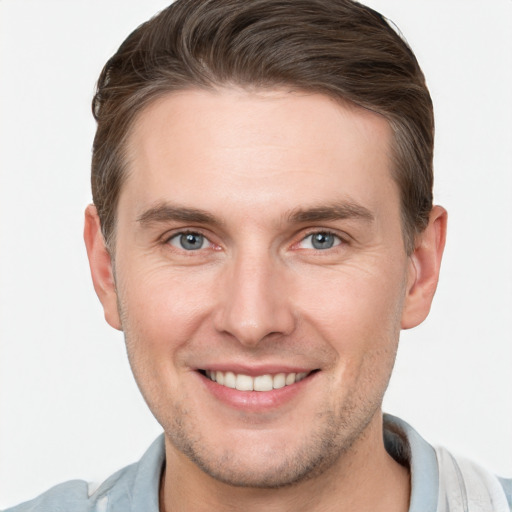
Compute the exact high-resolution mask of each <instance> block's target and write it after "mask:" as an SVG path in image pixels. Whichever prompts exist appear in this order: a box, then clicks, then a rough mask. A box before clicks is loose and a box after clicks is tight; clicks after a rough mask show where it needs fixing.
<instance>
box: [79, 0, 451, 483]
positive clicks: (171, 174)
mask: <svg viewBox="0 0 512 512" xmlns="http://www.w3.org/2000/svg"><path fill="white" fill-rule="evenodd" d="M94 112H95V115H96V118H97V120H98V131H97V134H96V139H95V142H94V154H93V169H92V173H93V178H92V181H93V195H94V203H95V207H90V208H89V209H88V211H87V215H86V228H85V239H86V244H87V248H88V252H89V258H90V261H91V269H92V275H93V280H94V284H95V288H96V291H97V293H98V295H99V297H100V300H101V301H102V303H103V306H104V310H105V316H106V318H107V321H108V322H109V323H110V324H111V325H112V326H114V327H116V328H118V329H122V330H123V331H124V333H125V338H126V344H127V349H128V356H129V359H130V363H131V366H132V369H133V371H134V374H135V377H136V380H137V382H138V384H139V387H140V389H141V391H142V393H143V395H144V397H145V399H146V401H147V402H148V404H149V407H150V408H151V410H152V412H153V413H154V414H155V416H156V417H157V419H158V420H159V421H160V423H161V424H162V425H163V427H164V429H165V432H166V440H167V445H166V447H167V461H168V462H170V463H172V464H173V465H175V466H178V467H180V468H181V469H182V470H184V471H185V470H186V471H188V473H187V474H188V475H189V476H190V474H196V475H197V471H199V472H200V474H201V475H208V477H211V478H214V479H215V480H216V481H222V482H224V483H228V484H230V485H235V486H248V487H264V488H269V487H282V486H290V485H292V484H296V483H298V482H301V481H303V480H305V479H311V478H315V477H316V476H318V475H321V474H325V473H326V472H328V471H330V470H331V471H333V468H337V470H342V466H343V467H344V469H345V470H346V471H348V468H350V467H354V466H353V465H354V464H356V462H355V459H357V458H358V457H362V460H366V458H367V457H368V456H371V455H372V454H374V453H377V452H378V451H379V447H380V448H382V446H381V445H382V432H381V428H382V425H381V421H380V416H379V415H380V406H381V403H382V397H383V394H384V391H385V389H386V386H387V383H388V380H389V377H390V374H391V370H392V367H393V363H394V359H395V353H396V350H397V346H398V338H399V331H400V329H401V328H409V327H413V326H415V325H417V324H418V323H420V322H421V321H422V320H423V319H424V318H425V317H426V315H427V314H428V310H429V307H430V302H431V300H432V297H433V294H434V291H435V287H436V284H437V277H438V272H439V264H440V257H441V253H442V249H443V244H444V230H445V219H446V217H445V213H444V211H443V210H442V209H439V208H436V207H434V208H433V207H432V197H431V188H432V172H431V165H432V137H433V120H432V106H431V102H430V97H429V94H428V91H427V89H426V87H425V83H424V79H423V75H422V73H421V71H420V69H419V67H418V64H417V62H416V60H415V58H414V56H413V54H412V53H411V51H410V49H409V48H408V46H407V45H406V44H405V43H404V42H403V41H402V40H401V39H400V38H399V37H398V36H397V35H396V33H395V32H394V30H393V29H391V28H390V27H389V25H388V24H387V23H386V21H385V20H384V19H383V18H382V17H381V16H380V15H379V14H377V13H375V12H374V11H372V10H370V9H368V8H366V7H363V6H362V5H360V4H358V3H354V2H349V1H346V0H328V1H327V0H325V1H324V0H313V1H312V0H307V1H306V0H304V1H301V0H293V1H289V2H287V1H282V0H279V1H274V0H255V1H251V2H239V1H238V0H209V1H198V0H190V1H189V0H178V2H176V3H175V4H173V5H172V6H171V7H169V8H168V9H166V10H164V11H163V12H161V13H160V14H159V15H158V16H157V17H155V18H153V19H152V20H150V21H149V22H148V23H146V24H144V25H142V26H141V27H139V28H138V29H137V30H136V31H135V32H134V33H132V34H131V35H130V36H129V37H128V39H127V40H126V41H125V42H124V43H123V45H122V46H121V47H120V49H119V51H118V52H117V53H116V55H115V56H114V57H112V59H110V60H109V62H108V63H107V65H106V67H105V69H104V70H103V72H102V75H101V77H100V81H99V85H98V92H97V94H96V97H95V100H94ZM114 259H115V265H113V260H114ZM248 388H249V389H251V390H252V389H254V391H251V390H248ZM381 451H382V450H381ZM194 472H196V473H194Z"/></svg>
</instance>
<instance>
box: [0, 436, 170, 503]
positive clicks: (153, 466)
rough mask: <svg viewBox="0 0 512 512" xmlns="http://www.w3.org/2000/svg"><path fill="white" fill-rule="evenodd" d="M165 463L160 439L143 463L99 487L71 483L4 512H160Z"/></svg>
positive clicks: (111, 477)
mask: <svg viewBox="0 0 512 512" xmlns="http://www.w3.org/2000/svg"><path fill="white" fill-rule="evenodd" d="M164 462H165V448H164V440H163V436H160V437H159V438H158V439H157V440H156V441H155V442H154V443H153V444H152V445H151V446H150V448H149V449H148V450H147V451H146V453H145V454H144V456H143V457H142V458H141V459H140V461H139V462H136V463H135V464H131V465H130V466H126V467H125V468H123V469H121V470H119V471H117V472H116V473H114V474H113V475H112V476H110V477H109V478H107V480H105V481H104V482H103V483H102V484H101V485H99V486H98V485H93V484H89V483H87V482H85V481H83V480H71V481H69V482H64V483H62V484H59V485H56V486H55V487H52V488H51V489H49V490H48V491H46V492H45V493H43V494H41V495H40V496H38V497H37V498H35V499H33V500H31V501H27V502H25V503H22V504H20V505H17V506H15V507H12V508H8V509H6V510H4V511H3V512H106V511H107V510H108V511H109V512H129V511H130V510H144V511H145V512H158V487H159V483H160V475H161V471H162V467H163V464H164Z"/></svg>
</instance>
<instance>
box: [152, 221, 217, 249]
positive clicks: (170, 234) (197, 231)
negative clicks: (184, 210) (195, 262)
mask: <svg viewBox="0 0 512 512" xmlns="http://www.w3.org/2000/svg"><path fill="white" fill-rule="evenodd" d="M189 234H192V235H200V236H202V237H203V238H204V239H205V241H206V242H207V244H208V246H207V247H204V248H201V249H196V251H188V250H186V249H184V248H180V247H178V246H176V245H173V244H171V243H170V242H171V240H172V239H173V238H177V237H179V236H182V235H189ZM161 243H162V244H163V245H169V246H171V247H172V248H173V249H177V250H181V251H183V252H200V251H204V250H205V249H217V248H218V245H217V244H216V243H215V242H212V240H211V236H209V235H207V234H205V233H204V230H203V229H201V228H194V227H192V228H177V229H173V230H171V231H167V232H166V233H164V234H163V235H162V236H161Z"/></svg>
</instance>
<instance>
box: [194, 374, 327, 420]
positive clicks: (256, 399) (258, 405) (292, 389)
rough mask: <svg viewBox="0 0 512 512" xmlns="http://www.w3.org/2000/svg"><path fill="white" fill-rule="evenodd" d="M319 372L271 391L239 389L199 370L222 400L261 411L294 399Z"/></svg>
mask: <svg viewBox="0 0 512 512" xmlns="http://www.w3.org/2000/svg"><path fill="white" fill-rule="evenodd" d="M317 373H318V372H315V373H311V374H309V375H308V376H307V377H305V378H304V379H302V380H301V381H299V382H296V383H294V384H291V385H289V386H284V387H282V388H279V389H273V390H271V391H238V389H233V388H228V387H227V386H222V385H220V384H217V383H216V382H214V381H212V380H211V379H209V378H208V377H206V376H204V375H202V374H201V373H199V372H198V375H199V376H200V377H201V379H202V380H203V382H204V385H205V386H206V388H207V389H208V391H209V392H210V393H211V394H212V395H213V396H214V397H215V398H216V399H217V400H219V401H220V402H223V403H224V404H226V405H229V406H230V407H233V408H235V409H240V410H244V411H254V412H260V411H263V410H270V409H274V408H277V407H280V406H283V405H284V404H286V403H287V402H290V401H291V400H293V399H294V398H295V397H296V396H297V395H298V394H299V393H301V392H304V389H305V387H307V386H308V384H310V383H311V381H312V380H313V379H314V377H315V375H316V374H317Z"/></svg>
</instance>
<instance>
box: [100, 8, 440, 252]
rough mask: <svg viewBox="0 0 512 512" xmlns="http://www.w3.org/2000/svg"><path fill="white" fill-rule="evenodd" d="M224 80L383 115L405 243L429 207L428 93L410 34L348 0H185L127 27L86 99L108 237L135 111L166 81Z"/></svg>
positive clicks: (190, 84)
mask: <svg viewBox="0 0 512 512" xmlns="http://www.w3.org/2000/svg"><path fill="white" fill-rule="evenodd" d="M225 86H239V87H241V88H245V89H247V90H253V89H260V90H270V89H274V88H279V89H283V88H285V89H288V90H295V91H307V92H315V93H320V94H324V95H326V96H329V97H331V98H333V99H334V100H335V101H339V102H341V103H352V104H354V105H358V106H361V107H363V108H365V109H368V110H370V111H372V112H376V113H378V114H380V115H381V116H383V117H384V118H385V119H386V120H387V122H388V123H389V125H390V128H391V130H392V134H393V137H392V143H391V144H392V147H391V157H392V160H393V165H392V169H391V172H392V175H393V179H394V180H395V181H396V183H397V185H398V188H399V190H400V201H401V215H402V225H403V235H404V244H405V246H406V249H407V251H408V252H409V253H410V252H411V251H412V249H413V247H414V239H415V237H416V235H417V234H418V233H421V232H422V231H423V229H424V228H425V227H426V225H427V223H428V216H429V213H430V211H431V209H432V184H433V173H432V159H433V143H434V116H433V110H432V102H431V98H430V95H429V92H428V89H427V87H426V85H425V79H424V76H423V73H422V71H421V69H420V67H419V65H418V62H417V60H416V58H415V57H414V54H413V53H412V51H411V49H410V48H409V47H408V45H407V43H406V42H405V41H404V40H403V39H401V38H400V37H399V36H398V35H397V33H396V32H395V30H394V29H393V28H392V27H391V26H390V25H389V24H388V22H387V21H386V20H385V19H384V18H383V17H382V15H380V14H379V13H377V12H375V11H374V10H372V9H370V8H368V7H366V6H363V5H361V4H359V3H356V2H353V1H351V0H336V1H331V0H298V1H297V0H293V1H292V0H288V1H286V0H285V1H272V0H255V1H251V2H239V1H237V0H210V1H196V0H188V1H187V0H181V1H178V2H176V3H174V4H172V5H171V6H169V7H168V8H167V9H165V10H164V11H162V12H161V13H159V14H158V15H157V16H156V17H154V18H153V19H151V20H149V21H148V22H146V23H144V24H142V25H141V26H140V27H138V28H137V29H136V30H135V31H134V32H133V33H132V34H131V35H130V36H129V37H128V38H127V39H126V41H125V42H124V43H123V44H122V45H121V47H120V48H119V50H118V51H117V53H116V54H115V55H114V56H113V57H112V58H111V59H110V60H109V61H108V62H107V64H106V65H105V67H104V69H103V71H102V73H101V76H100V78H99V81H98V89H97V93H96V95H95V97H94V100H93V113H94V116H95V118H96V120H97V122H98V129H97V132H96V137H95V141H94V147H93V159H92V191H93V200H94V204H95V205H96V208H97V210H98V214H99V217H100V219H101V226H102V230H103V234H104V237H105V239H106V241H107V244H108V245H109V247H110V248H113V246H114V245H115V244H114V239H115V225H116V208H117V204H118V199H119V193H120V190H121V188H122V184H123V182H124V180H125V179H126V176H127V170H126V153H125V152H126V141H127V139H128V136H129V133H130V129H131V128H132V126H133V124H134V121H135V120H136V119H137V116H138V115H139V114H140V112H142V111H143V110H144V109H145V108H146V107H147V106H148V105H149V104H151V103H152V102H154V101H155V100H157V99H158V98H160V97H162V96H164V95H166V94H168V93H172V92H176V91H181V90H187V89H201V90H212V89H215V88H218V87H225Z"/></svg>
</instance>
